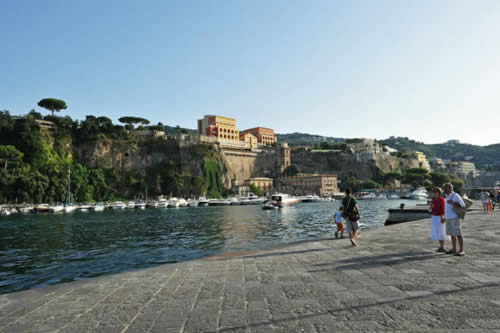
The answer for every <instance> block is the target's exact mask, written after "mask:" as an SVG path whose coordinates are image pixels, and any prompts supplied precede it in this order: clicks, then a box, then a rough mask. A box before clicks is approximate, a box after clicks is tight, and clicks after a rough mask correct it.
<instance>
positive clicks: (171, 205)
mask: <svg viewBox="0 0 500 333" xmlns="http://www.w3.org/2000/svg"><path fill="white" fill-rule="evenodd" d="M167 207H168V208H177V207H179V199H177V198H170V199H168V203H167Z"/></svg>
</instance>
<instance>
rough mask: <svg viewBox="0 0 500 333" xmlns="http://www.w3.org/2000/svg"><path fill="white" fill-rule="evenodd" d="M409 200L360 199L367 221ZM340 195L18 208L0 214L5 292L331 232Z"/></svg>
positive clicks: (375, 223) (377, 222)
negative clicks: (250, 202) (281, 203)
mask: <svg viewBox="0 0 500 333" xmlns="http://www.w3.org/2000/svg"><path fill="white" fill-rule="evenodd" d="M403 202H405V203H407V204H408V201H405V200H370V201H368V200H366V201H360V202H359V205H360V209H361V218H362V223H363V225H364V228H373V227H379V226H380V227H381V226H383V224H384V221H385V219H386V218H387V215H388V214H387V209H388V208H397V207H399V204H400V203H403ZM339 204H340V203H339V202H338V201H337V202H316V203H301V204H298V205H295V206H290V207H285V208H283V209H279V210H278V209H276V210H271V211H265V210H262V208H261V206H226V207H204V208H201V207H197V208H177V209H175V208H170V209H166V208H164V209H158V208H157V209H146V210H139V209H124V210H118V211H117V210H106V211H103V212H73V213H67V214H66V213H54V214H50V213H46V214H15V215H14V214H13V215H10V216H7V217H1V218H0V294H1V293H9V292H14V291H19V290H24V289H28V288H33V287H40V286H46V285H51V284H56V283H61V282H67V281H74V280H80V279H85V278H90V277H95V276H99V275H102V274H110V273H117V272H123V271H127V270H133V269H139V268H145V267H152V266H156V265H160V264H166V263H174V262H179V261H185V260H190V259H196V258H201V257H205V256H211V255H216V254H222V253H229V252H235V251H240V250H253V249H262V248H267V247H270V246H274V245H278V244H286V243H290V242H294V241H300V240H308V239H315V238H325V237H332V236H333V232H334V230H335V224H334V223H333V214H334V213H335V211H336V210H337V209H338V207H339Z"/></svg>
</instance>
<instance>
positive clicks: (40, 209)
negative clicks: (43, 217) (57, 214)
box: [35, 204, 49, 213]
mask: <svg viewBox="0 0 500 333" xmlns="http://www.w3.org/2000/svg"><path fill="white" fill-rule="evenodd" d="M35 212H37V213H47V212H49V205H48V204H39V205H36V206H35Z"/></svg>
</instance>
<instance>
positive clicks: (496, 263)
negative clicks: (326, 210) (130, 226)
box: [0, 212, 500, 333]
mask: <svg viewBox="0 0 500 333" xmlns="http://www.w3.org/2000/svg"><path fill="white" fill-rule="evenodd" d="M499 225H500V213H498V212H495V213H493V214H491V215H484V214H482V213H481V212H472V213H470V215H469V216H468V217H467V218H466V222H465V224H464V232H465V246H466V252H467V255H466V256H465V257H454V256H450V255H445V254H440V253H436V252H435V250H436V248H437V242H431V241H430V240H429V239H428V234H429V221H427V220H425V221H417V222H410V223H405V224H400V225H394V226H390V227H380V228H377V229H372V230H366V231H363V233H362V235H361V238H360V246H359V247H357V248H352V247H351V246H350V243H349V241H348V240H347V239H343V240H333V239H329V240H321V241H310V242H302V243H295V244H291V245H288V246H284V247H280V248H273V249H271V250H266V251H259V252H245V253H238V254H233V255H228V256H220V257H212V258H206V259H202V260H195V261H190V262H184V263H179V264H169V265H163V266H159V267H155V268H151V269H145V270H140V271H134V272H127V273H121V274H115V275H108V276H104V277H98V278H94V279H89V280H85V281H79V282H72V283H66V284H59V285H55V286H51V287H47V288H39V289H31V290H27V291H23V292H18V293H13V294H6V295H0V332H5V333H7V332H61V333H62V332H128V333H130V332H336V331H345V332H349V331H354V332H364V331H367V332H371V331H397V330H399V331H415V332H422V331H428V330H432V331H435V330H442V331H450V332H455V331H458V330H461V331H466V332H469V331H485V330H489V329H494V330H499V331H500V288H499V284H500V243H499V241H498V240H499V236H500V229H499Z"/></svg>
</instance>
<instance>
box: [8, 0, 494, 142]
mask: <svg viewBox="0 0 500 333" xmlns="http://www.w3.org/2000/svg"><path fill="white" fill-rule="evenodd" d="M499 17H500V1H496V0H493V1H459V0H456V1H444V0H443V1H435V0H432V1H425V0H424V1H422V0H419V1H405V0H395V1H382V0H380V1H368V0H366V1H356V0H354V1H333V0H327V1H320V0H314V1H294V0H284V1H281V0H272V1H268V0H266V1H264V0H251V1H250V0H247V1H241V0H230V1H229V0H227V1H221V0H213V1H209V0H204V1H174V0H170V1H168V0H167V1H164V0H161V1H160V0H159V1H153V0H145V1H139V0H134V1H132V0H109V1H95V0H86V1H77V0H44V1H38V0H31V1H28V0H2V1H0V31H2V33H1V34H0V45H1V46H2V48H1V52H0V109H8V110H10V111H11V112H12V113H14V114H23V113H26V112H28V111H29V110H30V109H32V108H35V109H38V108H37V106H36V103H37V101H38V100H40V99H41V98H44V97H56V98H61V99H64V100H65V101H66V102H67V103H68V106H69V108H68V109H67V110H66V111H63V113H62V114H68V115H70V116H72V117H73V118H78V119H83V118H84V117H85V115H87V114H94V115H105V116H108V117H110V118H112V119H113V120H116V119H117V118H119V117H120V116H123V115H135V116H143V117H146V118H148V119H149V120H151V121H152V122H155V123H156V122H158V121H161V122H163V123H164V124H169V125H173V126H175V125H180V126H182V127H188V128H195V127H196V119H198V118H201V117H202V116H203V115H204V114H220V115H225V116H231V117H234V118H236V119H237V121H238V127H239V128H240V129H245V128H248V127H254V126H266V127H271V128H274V129H275V130H276V131H277V132H279V133H290V132H306V133H312V134H321V135H328V136H338V137H373V138H379V139H382V138H386V137H388V136H390V135H399V136H408V137H411V138H414V139H417V140H421V141H424V142H426V143H438V142H443V141H445V140H448V139H452V138H458V139H460V140H462V141H464V142H469V143H474V144H480V145H486V144H491V143H498V142H500V131H499V129H500V126H499V124H500V93H499V89H500V23H499V22H500V20H499V19H498V18H499Z"/></svg>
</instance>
